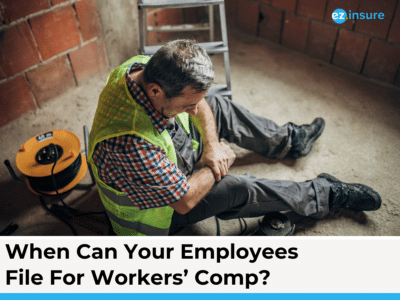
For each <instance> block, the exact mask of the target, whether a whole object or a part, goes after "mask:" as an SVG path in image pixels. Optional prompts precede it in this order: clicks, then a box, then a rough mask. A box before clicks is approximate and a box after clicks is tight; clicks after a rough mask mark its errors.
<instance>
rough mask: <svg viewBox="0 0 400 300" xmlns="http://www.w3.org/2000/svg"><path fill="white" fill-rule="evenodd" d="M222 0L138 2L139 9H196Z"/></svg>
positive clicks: (221, 2) (149, 0)
mask: <svg viewBox="0 0 400 300" xmlns="http://www.w3.org/2000/svg"><path fill="white" fill-rule="evenodd" d="M223 3H224V1H223V0H203V1H194V0H142V1H139V3H138V5H139V8H173V7H196V6H206V5H214V4H223Z"/></svg>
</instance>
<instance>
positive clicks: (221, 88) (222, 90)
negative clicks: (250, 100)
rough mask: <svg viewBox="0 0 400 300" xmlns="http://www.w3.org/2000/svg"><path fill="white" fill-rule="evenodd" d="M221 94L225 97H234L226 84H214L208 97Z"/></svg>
mask: <svg viewBox="0 0 400 300" xmlns="http://www.w3.org/2000/svg"><path fill="white" fill-rule="evenodd" d="M212 94H220V95H222V96H225V97H229V98H230V97H232V91H231V90H228V87H227V85H226V84H214V85H212V86H211V87H210V89H209V91H208V93H207V95H212Z"/></svg>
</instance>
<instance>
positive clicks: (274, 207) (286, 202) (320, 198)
mask: <svg viewBox="0 0 400 300" xmlns="http://www.w3.org/2000/svg"><path fill="white" fill-rule="evenodd" d="M329 193H330V184H329V183H328V181H327V180H326V179H324V178H316V179H313V180H310V181H306V182H299V183H297V182H293V181H288V180H269V179H257V178H256V177H254V176H252V175H249V174H246V175H237V176H232V175H227V176H225V177H224V178H222V180H221V181H219V182H217V183H216V184H215V185H214V187H213V188H212V189H211V191H210V192H209V193H208V194H207V196H206V197H205V198H204V199H203V200H201V201H200V202H199V203H198V204H197V205H196V206H195V207H194V208H193V209H192V210H191V211H189V212H188V213H187V214H185V215H180V214H178V213H176V212H175V213H174V215H173V218H172V225H171V230H174V229H175V228H176V227H179V226H185V225H188V224H192V223H196V222H199V221H201V220H204V219H207V218H209V217H211V216H214V215H217V216H218V217H219V218H220V219H224V220H228V219H234V218H251V217H259V216H263V215H265V214H266V213H268V212H272V211H288V210H291V211H295V212H297V213H298V214H300V215H303V216H312V217H315V218H318V219H319V218H322V217H324V216H325V215H326V214H327V213H328V211H329Z"/></svg>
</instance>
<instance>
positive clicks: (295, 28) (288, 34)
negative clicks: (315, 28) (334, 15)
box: [282, 14, 310, 52]
mask: <svg viewBox="0 0 400 300" xmlns="http://www.w3.org/2000/svg"><path fill="white" fill-rule="evenodd" d="M284 18H285V21H284V25H283V35H282V44H283V45H285V46H288V47H290V48H292V49H295V50H297V51H301V52H304V51H305V49H306V43H307V33H308V27H309V23H310V22H309V20H307V19H304V18H301V17H297V16H294V15H291V14H285V17H284Z"/></svg>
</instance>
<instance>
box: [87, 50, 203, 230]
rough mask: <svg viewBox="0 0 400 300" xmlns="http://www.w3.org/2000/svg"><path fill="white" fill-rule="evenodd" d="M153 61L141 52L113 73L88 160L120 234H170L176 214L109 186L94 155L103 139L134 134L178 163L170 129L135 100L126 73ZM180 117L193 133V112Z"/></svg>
mask: <svg viewBox="0 0 400 300" xmlns="http://www.w3.org/2000/svg"><path fill="white" fill-rule="evenodd" d="M149 60H150V57H148V56H143V55H138V56H135V57H133V58H131V59H129V60H128V61H126V62H125V63H123V64H122V65H121V66H119V67H118V68H116V69H115V70H114V71H112V72H111V73H110V75H109V76H108V79H107V83H106V87H105V88H104V90H103V91H102V93H101V94H100V99H99V104H98V107H97V110H96V114H95V117H94V121H93V126H92V130H91V132H90V136H89V151H88V152H89V153H88V162H89V163H90V166H91V168H92V171H93V175H94V177H95V179H96V183H97V187H98V191H99V194H100V198H101V200H102V202H103V204H104V206H105V209H106V212H107V215H108V217H109V218H110V221H111V224H112V227H113V230H114V232H115V233H116V234H117V235H124V236H126V235H135V236H137V235H168V232H169V227H170V224H171V219H172V214H173V213H174V210H173V209H172V208H171V207H169V206H164V207H159V208H150V209H144V210H140V209H139V208H138V207H137V206H136V204H135V202H134V201H132V200H131V199H129V197H128V196H126V195H125V193H123V192H120V191H117V190H115V189H113V188H111V187H109V186H108V185H106V184H105V183H104V182H103V181H102V180H100V178H99V176H98V170H97V167H96V165H95V164H94V162H93V157H92V156H93V152H94V149H95V146H96V144H98V143H99V142H101V141H103V140H106V139H109V138H112V137H116V136H121V135H126V134H134V135H137V136H140V137H141V138H143V139H145V140H147V141H148V142H150V143H151V144H153V145H157V146H160V147H161V148H163V149H164V150H165V152H166V154H167V156H168V158H169V160H170V161H171V162H173V163H175V164H176V163H177V157H176V152H175V148H174V145H173V142H172V140H171V137H170V135H169V133H168V131H167V130H164V131H163V132H162V133H161V134H160V133H159V132H158V131H157V129H156V128H155V127H154V125H153V123H152V122H151V120H150V118H149V116H148V115H147V114H146V112H145V110H144V108H143V107H141V106H140V105H139V104H138V103H137V102H136V101H135V100H133V98H132V96H131V94H130V92H129V90H128V86H127V84H126V77H125V76H126V72H127V70H128V68H129V67H130V65H131V64H133V63H134V62H139V63H147V62H148V61H149ZM177 118H178V119H179V121H180V123H181V125H182V127H183V129H184V130H185V131H186V132H187V133H188V134H190V129H189V115H188V114H187V113H185V112H184V113H181V114H179V115H178V116H177ZM194 143H197V142H194ZM197 144H198V143H197ZM196 148H197V147H196Z"/></svg>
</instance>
